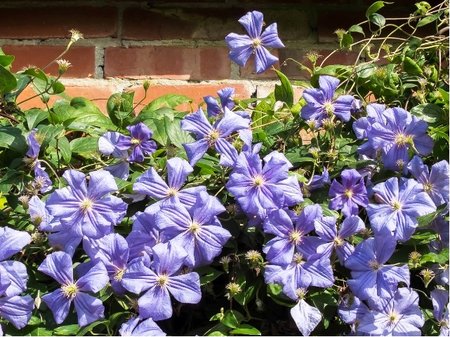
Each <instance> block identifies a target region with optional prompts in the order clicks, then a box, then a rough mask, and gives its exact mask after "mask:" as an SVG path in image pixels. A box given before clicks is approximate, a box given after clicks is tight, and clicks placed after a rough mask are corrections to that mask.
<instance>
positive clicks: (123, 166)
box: [98, 132, 130, 180]
mask: <svg viewBox="0 0 450 337" xmlns="http://www.w3.org/2000/svg"><path fill="white" fill-rule="evenodd" d="M121 137H122V139H123V137H126V136H124V135H122V134H121V133H119V132H106V133H105V134H103V135H102V136H101V137H100V138H99V139H98V150H99V151H100V153H102V154H104V155H107V156H109V155H111V156H113V157H114V158H117V159H119V161H118V162H117V163H115V164H113V165H110V166H107V167H105V168H104V169H105V170H106V171H109V172H110V173H111V174H112V175H113V176H114V177H117V178H120V179H124V180H126V179H127V178H128V175H129V173H130V164H129V162H128V151H127V150H119V149H118V147H117V144H118V143H119V140H120V139H121Z"/></svg>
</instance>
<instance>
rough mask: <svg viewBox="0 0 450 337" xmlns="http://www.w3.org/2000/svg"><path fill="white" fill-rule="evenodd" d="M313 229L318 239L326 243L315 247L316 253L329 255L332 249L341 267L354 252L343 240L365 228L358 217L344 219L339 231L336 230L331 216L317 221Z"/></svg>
mask: <svg viewBox="0 0 450 337" xmlns="http://www.w3.org/2000/svg"><path fill="white" fill-rule="evenodd" d="M314 227H315V230H316V233H317V234H318V235H319V237H320V238H321V239H322V240H323V241H324V242H326V243H323V244H321V245H320V246H319V247H317V253H318V254H328V255H331V253H332V251H333V249H334V250H335V251H336V254H337V257H338V259H339V262H340V263H341V265H344V263H345V261H346V260H347V258H348V257H349V256H350V255H352V253H353V251H354V247H353V246H352V245H351V244H350V243H349V242H347V241H345V239H346V238H348V237H349V236H351V235H353V234H356V233H358V232H360V231H362V230H363V229H364V228H365V226H364V222H363V221H362V220H361V218H360V217H358V216H350V217H348V218H345V220H344V221H343V222H342V225H341V228H340V229H339V231H338V230H337V228H336V218H335V217H333V216H327V217H323V218H321V219H317V220H316V221H315V222H314Z"/></svg>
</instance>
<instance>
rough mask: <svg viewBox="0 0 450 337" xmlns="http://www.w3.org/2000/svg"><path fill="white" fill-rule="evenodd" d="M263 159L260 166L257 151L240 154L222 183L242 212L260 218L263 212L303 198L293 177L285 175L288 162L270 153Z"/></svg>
mask: <svg viewBox="0 0 450 337" xmlns="http://www.w3.org/2000/svg"><path fill="white" fill-rule="evenodd" d="M264 161H265V165H264V167H263V165H262V160H261V158H260V157H259V154H258V153H250V152H242V153H240V154H239V157H238V160H237V161H236V165H235V166H234V169H233V171H232V172H231V174H230V178H229V180H228V183H227V184H226V187H227V190H228V191H229V192H230V193H231V194H232V195H233V196H234V197H235V198H236V199H237V201H238V202H239V205H240V206H241V208H242V209H243V211H244V212H245V213H247V214H248V215H257V216H260V217H261V218H264V217H265V215H266V212H267V211H270V210H273V209H278V208H283V207H288V206H293V205H296V204H298V203H299V202H301V201H303V196H302V193H301V191H300V186H299V183H298V180H297V178H296V177H295V176H289V174H288V170H289V168H290V167H292V164H291V163H290V162H289V161H288V160H287V159H286V157H284V155H283V154H281V153H278V152H273V153H270V154H269V155H267V156H266V157H265V158H264Z"/></svg>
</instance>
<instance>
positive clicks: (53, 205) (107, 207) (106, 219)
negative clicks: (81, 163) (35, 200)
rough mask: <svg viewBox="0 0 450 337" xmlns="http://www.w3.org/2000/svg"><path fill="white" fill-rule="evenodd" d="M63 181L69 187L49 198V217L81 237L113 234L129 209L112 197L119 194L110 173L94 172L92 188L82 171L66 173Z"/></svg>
mask: <svg viewBox="0 0 450 337" xmlns="http://www.w3.org/2000/svg"><path fill="white" fill-rule="evenodd" d="M63 177H64V179H66V181H67V183H68V185H69V186H67V187H64V188H61V189H58V190H56V191H55V192H53V193H52V194H51V195H50V197H49V199H48V200H47V209H48V210H49V211H50V214H51V215H52V216H54V217H55V218H58V220H59V221H60V222H61V224H62V225H63V226H64V227H66V228H67V229H71V230H72V231H73V232H74V233H76V234H78V235H79V236H82V235H86V236H87V237H91V238H99V237H102V236H103V235H105V234H108V233H110V232H111V230H112V226H114V225H115V224H117V223H118V222H120V221H121V220H122V218H123V217H124V215H125V212H126V209H127V204H126V203H124V202H123V201H122V199H120V198H117V197H114V196H112V195H111V192H114V191H117V185H116V182H115V181H114V177H113V176H112V175H111V173H109V172H108V171H104V170H99V171H94V172H91V173H90V179H89V185H88V183H87V178H86V176H85V175H84V174H83V173H81V172H79V171H75V170H67V171H66V172H64V175H63Z"/></svg>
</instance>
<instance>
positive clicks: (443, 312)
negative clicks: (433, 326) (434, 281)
mask: <svg viewBox="0 0 450 337" xmlns="http://www.w3.org/2000/svg"><path fill="white" fill-rule="evenodd" d="M430 295H431V301H432V303H433V317H434V318H435V319H436V321H438V323H439V326H440V328H441V329H440V334H439V336H448V335H449V332H450V331H449V325H450V320H449V311H450V307H449V303H448V290H445V289H439V288H437V289H434V290H432V291H431V293H430Z"/></svg>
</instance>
